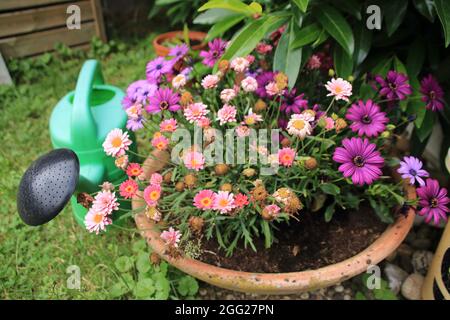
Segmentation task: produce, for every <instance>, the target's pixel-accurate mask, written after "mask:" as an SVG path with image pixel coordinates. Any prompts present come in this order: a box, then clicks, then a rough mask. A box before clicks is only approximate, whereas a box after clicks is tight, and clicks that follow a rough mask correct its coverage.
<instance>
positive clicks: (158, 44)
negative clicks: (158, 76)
mask: <svg viewBox="0 0 450 320" xmlns="http://www.w3.org/2000/svg"><path fill="white" fill-rule="evenodd" d="M188 34H189V39H190V40H197V41H200V42H202V41H203V40H204V39H205V38H206V35H207V34H206V33H205V32H201V31H189V32H188ZM179 35H183V31H181V30H177V31H170V32H165V33H161V34H159V35H157V36H156V37H155V38H154V39H153V41H152V44H153V47H154V48H155V51H156V52H157V53H158V55H164V56H165V55H167V54H168V53H169V51H170V49H169V48H168V47H166V46H164V45H163V44H162V43H163V42H164V41H165V40H167V39H171V38H175V37H177V36H179ZM205 46H206V43H200V44H197V45H195V46H192V47H191V49H192V50H195V51H198V50H201V49H203V48H205ZM162 53H165V54H162Z"/></svg>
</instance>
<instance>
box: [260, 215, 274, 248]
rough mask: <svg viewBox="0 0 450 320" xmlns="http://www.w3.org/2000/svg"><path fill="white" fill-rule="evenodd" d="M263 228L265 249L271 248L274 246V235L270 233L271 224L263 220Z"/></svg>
mask: <svg viewBox="0 0 450 320" xmlns="http://www.w3.org/2000/svg"><path fill="white" fill-rule="evenodd" d="M261 228H262V231H263V234H264V247H265V248H270V246H271V245H272V233H271V232H270V226H269V223H268V222H267V221H266V220H261Z"/></svg>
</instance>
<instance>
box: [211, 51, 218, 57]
mask: <svg viewBox="0 0 450 320" xmlns="http://www.w3.org/2000/svg"><path fill="white" fill-rule="evenodd" d="M212 56H213V58H217V57H218V56H219V52H217V51H215V50H214V51H213V52H212Z"/></svg>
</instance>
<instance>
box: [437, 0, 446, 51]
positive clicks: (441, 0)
mask: <svg viewBox="0 0 450 320" xmlns="http://www.w3.org/2000/svg"><path fill="white" fill-rule="evenodd" d="M434 5H435V8H436V12H437V14H438V16H439V20H440V21H441V24H442V28H443V29H444V36H445V47H448V45H449V44H450V1H448V0H434Z"/></svg>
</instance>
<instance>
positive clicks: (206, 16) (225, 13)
mask: <svg viewBox="0 0 450 320" xmlns="http://www.w3.org/2000/svg"><path fill="white" fill-rule="evenodd" d="M240 15H242V16H244V15H243V14H239V13H236V12H234V11H231V10H227V9H209V10H207V11H205V12H203V13H200V14H199V15H198V16H197V17H196V18H195V19H194V21H193V22H194V23H195V24H214V23H217V22H221V21H224V20H226V19H228V18H230V17H236V16H240Z"/></svg>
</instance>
